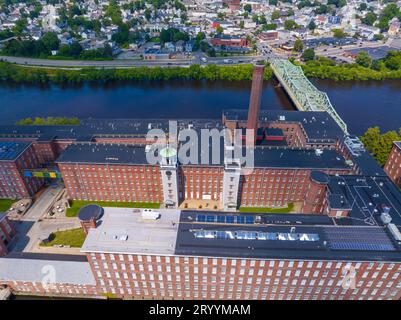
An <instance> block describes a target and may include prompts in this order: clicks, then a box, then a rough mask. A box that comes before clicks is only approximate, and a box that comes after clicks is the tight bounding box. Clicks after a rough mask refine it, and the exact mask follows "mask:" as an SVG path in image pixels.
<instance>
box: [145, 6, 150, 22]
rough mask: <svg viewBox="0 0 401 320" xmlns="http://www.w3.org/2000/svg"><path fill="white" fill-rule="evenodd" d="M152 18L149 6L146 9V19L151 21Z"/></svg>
mask: <svg viewBox="0 0 401 320" xmlns="http://www.w3.org/2000/svg"><path fill="white" fill-rule="evenodd" d="M150 18H152V13H151V12H150V10H149V8H147V9H146V10H145V19H146V20H148V21H149V20H150Z"/></svg>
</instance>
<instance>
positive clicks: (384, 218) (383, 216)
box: [380, 212, 391, 224]
mask: <svg viewBox="0 0 401 320" xmlns="http://www.w3.org/2000/svg"><path fill="white" fill-rule="evenodd" d="M380 219H381V221H382V222H383V223H384V224H389V223H390V222H391V216H390V214H388V213H387V212H382V214H381V215H380Z"/></svg>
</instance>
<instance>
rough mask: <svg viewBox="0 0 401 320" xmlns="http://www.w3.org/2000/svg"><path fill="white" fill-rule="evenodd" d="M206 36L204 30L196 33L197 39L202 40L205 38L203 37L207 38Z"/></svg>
mask: <svg viewBox="0 0 401 320" xmlns="http://www.w3.org/2000/svg"><path fill="white" fill-rule="evenodd" d="M205 38H206V35H205V34H204V33H203V32H198V34H197V35H196V38H195V39H196V40H197V41H201V40H203V39H205Z"/></svg>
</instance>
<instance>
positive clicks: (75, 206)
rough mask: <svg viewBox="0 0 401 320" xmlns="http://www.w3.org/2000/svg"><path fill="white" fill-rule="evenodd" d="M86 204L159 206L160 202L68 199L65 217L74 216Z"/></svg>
mask: <svg viewBox="0 0 401 320" xmlns="http://www.w3.org/2000/svg"><path fill="white" fill-rule="evenodd" d="M87 204H98V205H99V206H101V207H116V208H151V209H157V208H160V203H156V202H112V201H82V200H72V201H70V206H71V208H68V209H67V212H66V216H67V217H76V216H77V215H78V211H79V209H81V208H82V207H83V206H86V205H87Z"/></svg>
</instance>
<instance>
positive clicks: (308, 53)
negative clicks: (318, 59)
mask: <svg viewBox="0 0 401 320" xmlns="http://www.w3.org/2000/svg"><path fill="white" fill-rule="evenodd" d="M314 59H315V51H314V50H313V49H306V50H305V51H304V52H303V53H302V60H304V61H311V60H314Z"/></svg>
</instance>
